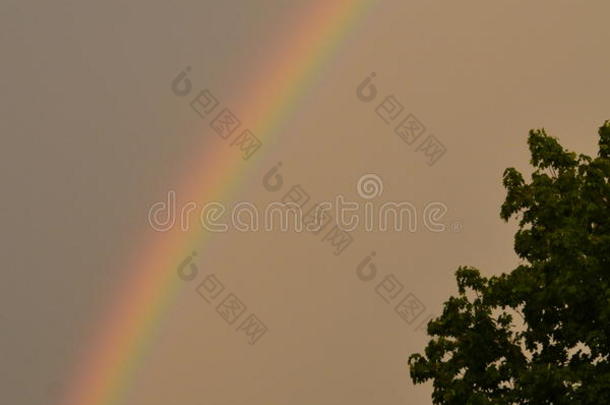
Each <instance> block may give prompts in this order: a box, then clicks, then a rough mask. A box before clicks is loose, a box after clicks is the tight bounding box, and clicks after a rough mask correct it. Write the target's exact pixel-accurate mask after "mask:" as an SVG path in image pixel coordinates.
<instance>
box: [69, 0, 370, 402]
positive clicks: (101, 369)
mask: <svg viewBox="0 0 610 405" xmlns="http://www.w3.org/2000/svg"><path fill="white" fill-rule="evenodd" d="M372 3H373V2H372V0H318V1H317V2H316V3H315V4H314V6H312V7H311V10H310V12H308V13H307V15H304V16H303V17H302V18H301V17H299V23H298V24H297V27H296V29H295V30H294V32H292V33H290V35H289V36H288V37H287V38H288V39H287V40H282V43H281V44H280V45H279V46H278V47H277V50H276V53H275V54H273V55H271V57H270V58H267V59H266V60H267V61H269V62H268V63H267V65H265V66H263V67H262V68H260V69H259V70H258V74H257V75H256V77H254V78H253V79H252V80H251V82H250V83H251V86H250V88H249V89H248V90H247V91H245V93H244V94H245V95H246V97H244V99H243V100H241V101H238V103H239V104H238V105H235V104H233V105H235V106H236V110H237V111H240V114H239V115H240V119H241V121H242V123H243V125H244V126H246V127H248V128H249V129H250V130H251V131H252V132H253V133H254V134H255V135H256V136H257V137H258V138H259V139H261V140H262V141H263V149H261V150H264V148H265V147H266V146H268V145H269V142H266V141H269V140H271V139H273V137H275V136H277V135H278V134H279V132H280V130H281V128H282V125H283V124H285V122H286V121H287V120H288V119H289V118H290V117H291V114H293V113H294V111H295V109H296V107H297V106H298V101H299V98H300V96H302V95H303V94H304V92H305V91H306V90H307V89H308V88H310V86H311V85H312V83H314V81H315V79H316V78H317V76H318V74H319V72H320V69H321V67H322V66H323V64H324V63H325V62H327V61H328V60H329V59H330V58H331V57H332V55H333V53H334V52H335V50H336V49H337V47H338V46H339V44H340V43H341V42H342V40H344V38H345V37H346V35H347V34H348V33H349V32H350V31H351V30H352V29H353V28H354V27H355V25H356V23H357V22H358V21H359V20H360V19H361V17H362V16H363V15H364V14H365V13H366V11H367V10H368V9H369V8H370V7H371V6H372V5H373V4H372ZM281 37H282V38H286V37H285V36H284V33H282V35H281ZM262 94H264V95H265V96H264V98H263V97H261V95H262ZM210 136H212V135H211V134H210ZM209 149H210V148H206V147H201V148H199V150H201V151H207V152H205V153H203V155H202V156H198V157H197V161H198V162H201V163H200V165H199V164H198V165H199V166H198V169H197V171H198V173H195V174H193V173H192V170H191V172H190V173H189V176H188V178H189V181H187V182H183V184H181V187H179V188H178V191H179V192H180V194H179V195H180V196H183V197H190V198H189V199H190V200H194V201H212V200H219V199H221V198H223V197H224V198H226V197H228V196H230V193H231V191H232V190H234V189H235V188H236V187H238V186H239V183H240V180H243V178H244V175H242V173H240V172H241V171H243V169H244V168H248V169H251V163H247V164H244V163H243V161H242V160H241V156H240V154H239V153H236V152H237V151H236V150H235V149H234V148H228V147H225V148H222V147H221V148H217V149H216V150H209ZM256 157H258V156H256ZM248 162H249V161H248ZM176 228H179V227H176ZM194 233H195V234H188V233H185V232H181V231H180V230H179V229H175V230H171V231H168V232H166V233H161V234H156V235H155V238H154V239H153V240H152V241H150V243H148V244H146V245H145V246H144V249H142V250H139V251H138V253H137V254H136V255H135V256H134V258H133V259H132V260H131V261H129V262H128V268H130V269H133V271H130V273H129V275H128V276H127V280H126V281H125V282H124V283H123V284H122V287H121V289H120V291H117V292H116V294H115V295H114V296H113V297H111V302H112V305H111V307H110V308H109V309H108V310H107V312H106V311H105V312H104V313H105V316H104V318H103V319H102V320H101V321H100V322H99V325H100V326H99V332H98V333H96V334H95V335H94V336H95V338H94V341H93V342H91V344H90V345H88V346H87V347H90V349H88V351H87V352H86V354H85V356H84V357H83V358H82V359H80V360H79V362H78V364H77V365H76V367H75V371H74V377H73V379H72V380H71V383H70V385H69V387H68V390H67V392H66V395H65V397H64V398H62V400H61V404H62V405H110V404H115V403H117V402H118V401H120V400H121V398H123V395H124V394H125V392H126V390H127V389H128V388H129V383H130V381H131V380H132V379H133V374H134V372H135V371H136V370H137V367H138V365H139V364H141V360H142V357H143V356H144V355H145V354H146V353H147V350H148V348H149V347H150V346H151V344H152V343H153V341H154V336H155V334H156V332H157V330H158V328H159V327H160V324H161V321H162V320H163V319H164V315H165V314H166V312H167V311H168V309H169V308H170V306H171V303H172V300H173V299H174V297H175V296H176V294H177V293H178V291H179V289H180V286H181V285H182V283H183V282H182V281H181V280H180V279H179V278H178V277H177V275H176V271H175V270H176V266H177V263H179V262H180V261H181V260H183V259H184V257H185V256H186V255H188V254H190V253H191V251H193V250H197V249H198V248H199V249H200V248H202V247H204V246H205V242H206V239H207V238H209V237H210V235H209V233H206V232H194Z"/></svg>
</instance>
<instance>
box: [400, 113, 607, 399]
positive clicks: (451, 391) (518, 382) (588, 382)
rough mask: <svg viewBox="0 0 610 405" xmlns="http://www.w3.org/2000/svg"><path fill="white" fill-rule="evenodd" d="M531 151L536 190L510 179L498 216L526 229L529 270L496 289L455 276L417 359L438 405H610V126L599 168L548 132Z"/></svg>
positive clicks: (523, 239)
mask: <svg viewBox="0 0 610 405" xmlns="http://www.w3.org/2000/svg"><path fill="white" fill-rule="evenodd" d="M528 145H529V149H530V152H531V164H532V166H533V167H534V171H533V173H532V175H531V180H530V181H529V182H526V181H525V180H524V177H523V175H522V174H521V173H520V172H519V171H517V170H515V169H514V168H509V169H506V170H505V172H504V175H503V183H504V187H505V188H506V191H507V193H506V199H505V201H504V203H503V205H502V208H501V212H500V216H501V218H502V219H504V220H505V221H508V220H509V219H510V218H512V217H515V218H517V219H518V225H519V228H518V231H517V233H516V234H515V243H514V250H515V252H516V253H517V255H518V256H519V258H520V262H521V263H520V264H519V265H518V266H517V268H515V269H514V270H513V271H511V272H509V273H503V274H501V275H499V276H492V277H485V276H483V275H481V273H480V272H479V271H478V270H477V269H475V268H472V267H460V268H458V270H457V271H456V273H455V274H456V281H457V287H458V295H457V296H453V297H450V298H449V299H448V300H447V301H446V302H445V303H444V306H443V311H442V314H441V315H440V316H439V317H438V318H436V319H433V320H432V321H430V322H429V323H428V328H427V331H428V334H429V335H430V336H431V339H430V341H429V342H428V344H427V346H426V348H425V352H424V354H423V355H422V354H413V355H411V356H410V357H409V367H410V374H411V379H412V380H413V382H414V383H416V384H418V383H423V382H425V381H428V380H432V381H433V387H434V392H433V395H432V399H433V402H434V403H435V404H442V405H465V404H466V405H482V404H554V405H563V404H570V405H573V404H610V184H609V178H610V121H606V122H605V123H604V125H603V126H602V127H601V128H600V129H599V151H598V154H597V157H596V158H594V159H593V158H591V157H589V156H586V155H582V154H581V155H578V156H577V155H576V154H575V153H573V152H568V151H566V150H565V149H564V148H563V147H562V146H561V145H560V144H559V142H558V141H557V140H556V139H555V138H553V137H551V136H549V135H547V134H546V132H545V131H544V130H532V131H530V133H529V137H528Z"/></svg>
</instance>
